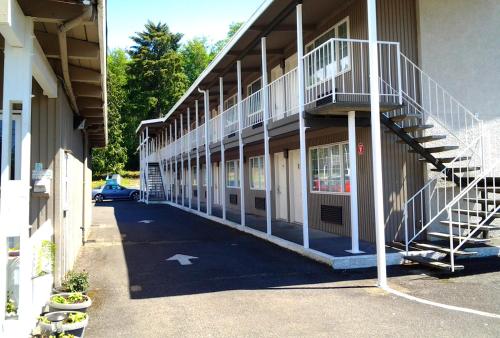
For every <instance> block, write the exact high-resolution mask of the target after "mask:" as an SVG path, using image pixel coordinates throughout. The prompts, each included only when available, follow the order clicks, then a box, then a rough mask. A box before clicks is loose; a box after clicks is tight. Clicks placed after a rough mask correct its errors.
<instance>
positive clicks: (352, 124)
mask: <svg viewBox="0 0 500 338" xmlns="http://www.w3.org/2000/svg"><path fill="white" fill-rule="evenodd" d="M348 129H349V182H350V186H351V191H350V196H351V250H346V251H347V252H350V253H353V254H359V253H363V251H360V250H359V231H358V174H357V172H358V170H357V160H356V112H355V111H350V112H349V113H348Z"/></svg>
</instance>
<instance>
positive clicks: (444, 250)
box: [415, 242, 477, 256]
mask: <svg viewBox="0 0 500 338" xmlns="http://www.w3.org/2000/svg"><path fill="white" fill-rule="evenodd" d="M415 245H416V246H418V247H419V248H420V249H423V250H432V251H437V252H442V253H445V254H450V252H451V250H450V248H449V247H445V246H440V245H435V244H430V243H418V242H415ZM455 255H457V256H474V255H477V252H472V251H462V250H457V251H456V252H455Z"/></svg>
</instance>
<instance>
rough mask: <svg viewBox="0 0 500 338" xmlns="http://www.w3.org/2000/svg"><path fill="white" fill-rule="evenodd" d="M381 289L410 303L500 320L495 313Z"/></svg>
mask: <svg viewBox="0 0 500 338" xmlns="http://www.w3.org/2000/svg"><path fill="white" fill-rule="evenodd" d="M383 289H384V290H385V291H387V292H389V293H392V294H394V295H396V296H399V297H402V298H406V299H408V300H412V301H415V302H418V303H422V304H427V305H431V306H436V307H440V308H443V309H447V310H452V311H458V312H465V313H471V314H474V315H478V316H484V317H489V318H495V319H500V315H498V314H495V313H490V312H484V311H479V310H474V309H469V308H465V307H460V306H454V305H447V304H442V303H437V302H432V301H430V300H426V299H422V298H418V297H415V296H410V295H407V294H406V293H403V292H400V291H396V290H394V289H391V288H389V287H386V288H383Z"/></svg>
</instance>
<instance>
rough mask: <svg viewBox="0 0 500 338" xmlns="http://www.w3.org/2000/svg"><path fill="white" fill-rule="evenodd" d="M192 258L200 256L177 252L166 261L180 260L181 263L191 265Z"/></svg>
mask: <svg viewBox="0 0 500 338" xmlns="http://www.w3.org/2000/svg"><path fill="white" fill-rule="evenodd" d="M191 259H198V257H193V256H188V255H182V254H176V255H173V256H172V257H170V258H167V259H166V261H178V262H179V264H180V265H191V264H193V263H191Z"/></svg>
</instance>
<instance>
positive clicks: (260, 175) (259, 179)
mask: <svg viewBox="0 0 500 338" xmlns="http://www.w3.org/2000/svg"><path fill="white" fill-rule="evenodd" d="M249 163H250V189H252V190H265V189H266V177H265V174H264V156H256V157H250V159H249Z"/></svg>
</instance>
